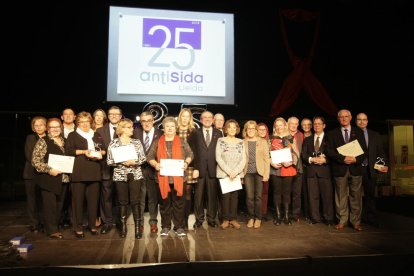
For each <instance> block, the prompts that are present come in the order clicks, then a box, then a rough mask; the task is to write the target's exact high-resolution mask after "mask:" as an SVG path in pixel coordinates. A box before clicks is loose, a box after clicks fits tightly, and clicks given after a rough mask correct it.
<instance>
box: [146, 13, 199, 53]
mask: <svg viewBox="0 0 414 276" xmlns="http://www.w3.org/2000/svg"><path fill="white" fill-rule="evenodd" d="M177 28H185V30H182V31H179V32H177V33H176V29H177ZM142 35H143V38H142V43H143V46H144V47H153V48H160V47H161V46H162V45H164V44H166V45H165V47H166V48H172V49H174V48H177V49H180V48H183V49H185V48H188V47H180V46H179V45H180V44H187V45H191V47H193V49H194V50H200V49H201V22H200V21H192V20H173V19H158V18H144V20H143V34H142ZM175 45H178V46H177V47H176V46H175Z"/></svg>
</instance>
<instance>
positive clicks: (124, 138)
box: [106, 119, 147, 239]
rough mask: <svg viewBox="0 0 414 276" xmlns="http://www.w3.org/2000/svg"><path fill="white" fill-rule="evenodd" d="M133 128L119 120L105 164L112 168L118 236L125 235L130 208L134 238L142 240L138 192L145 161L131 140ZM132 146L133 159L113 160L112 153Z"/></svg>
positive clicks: (140, 148)
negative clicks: (116, 196)
mask: <svg viewBox="0 0 414 276" xmlns="http://www.w3.org/2000/svg"><path fill="white" fill-rule="evenodd" d="M133 131H134V128H133V122H132V121H131V120H130V119H121V121H119V123H118V126H117V127H116V134H117V135H118V138H115V139H113V140H112V141H111V143H110V144H109V146H108V156H107V160H106V161H107V164H108V165H109V166H114V167H115V168H114V174H113V178H112V179H113V181H114V183H115V190H116V192H117V195H118V201H119V205H120V220H121V229H120V232H119V235H120V236H121V238H125V237H126V234H127V226H126V222H127V208H128V205H130V206H131V209H132V216H133V217H134V223H135V238H136V239H140V238H142V229H143V228H142V227H140V226H141V225H140V223H141V220H140V217H141V213H140V212H141V208H140V197H141V195H140V191H141V186H142V185H144V177H143V176H142V171H141V164H143V163H145V161H147V159H146V157H145V152H144V147H143V146H142V143H141V141H140V140H139V139H133V138H132V134H133ZM128 145H132V148H133V149H134V153H133V154H134V157H135V158H134V159H130V160H125V161H123V160H122V161H118V160H115V156H114V151H115V150H116V149H119V148H120V147H123V146H128Z"/></svg>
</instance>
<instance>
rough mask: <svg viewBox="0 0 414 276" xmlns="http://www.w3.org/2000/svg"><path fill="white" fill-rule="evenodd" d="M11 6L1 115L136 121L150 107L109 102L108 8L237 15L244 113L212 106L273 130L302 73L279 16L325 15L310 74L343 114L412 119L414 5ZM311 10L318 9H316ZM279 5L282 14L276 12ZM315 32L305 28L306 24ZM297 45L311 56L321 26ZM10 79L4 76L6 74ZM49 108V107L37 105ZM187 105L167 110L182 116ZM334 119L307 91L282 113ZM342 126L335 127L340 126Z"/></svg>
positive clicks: (291, 33) (260, 0) (228, 1)
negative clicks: (118, 113) (275, 111)
mask: <svg viewBox="0 0 414 276" xmlns="http://www.w3.org/2000/svg"><path fill="white" fill-rule="evenodd" d="M246 2H247V1H236V0H208V1H207V0H199V1H180V0H176V1H166V0H165V1H162V0H151V1H52V2H50V1H29V2H25V1H9V2H8V3H7V4H4V5H3V7H2V10H3V14H4V15H2V17H1V21H2V46H3V47H2V49H3V50H2V57H3V62H2V66H3V70H2V71H3V73H2V75H3V85H2V96H1V97H2V100H1V101H0V110H1V111H11V112H15V111H24V112H35V113H36V112H38V113H42V112H57V113H60V112H61V110H62V109H63V108H64V107H67V106H70V107H73V108H74V109H75V111H81V110H87V111H93V110H95V109H96V108H100V107H101V108H104V109H106V108H108V107H109V106H110V105H113V104H116V105H119V106H121V107H122V108H123V109H124V111H125V113H126V114H131V116H132V114H136V113H139V112H140V111H141V110H142V107H143V106H144V105H145V104H146V103H145V102H142V103H114V102H111V103H108V102H106V100H105V99H106V81H107V76H106V74H107V71H106V70H107V34H108V14H109V4H114V5H120V6H122V5H126V6H136V7H143V8H146V7H147V8H166V9H167V8H168V9H183V10H190V11H191V10H195V11H212V12H231V13H234V14H235V92H236V102H237V105H235V106H220V105H212V106H208V108H209V109H211V110H212V111H213V112H222V113H224V114H225V116H226V118H230V117H234V118H236V119H237V118H240V119H242V120H244V119H250V118H253V119H257V120H260V121H266V120H267V121H269V122H270V121H271V120H272V119H273V118H270V117H269V114H270V112H271V106H272V102H273V101H274V99H275V98H276V96H277V95H278V93H279V90H280V88H281V86H282V84H283V81H284V80H285V79H286V77H287V76H288V75H289V73H290V72H291V71H292V69H293V67H292V65H291V63H290V61H289V59H288V55H287V51H286V48H285V45H284V44H283V39H282V32H281V26H280V20H279V10H280V9H285V8H304V9H308V10H311V11H318V12H320V32H319V38H318V41H317V44H316V48H315V54H314V59H313V62H312V65H311V68H310V71H312V72H313V73H314V75H315V76H316V78H317V79H318V80H319V81H320V82H321V83H322V84H323V85H324V87H325V89H326V90H327V92H328V94H329V95H330V97H331V98H332V100H333V101H334V103H335V104H336V106H337V107H338V108H348V109H350V110H351V111H352V112H353V113H354V114H356V112H360V111H365V112H367V113H368V115H369V117H370V122H372V123H378V124H381V123H382V124H383V125H384V126H385V123H384V121H385V119H412V117H413V116H412V112H410V110H411V103H410V102H409V101H407V100H406V98H405V97H406V95H407V94H408V93H410V92H411V91H412V80H413V79H414V73H413V71H414V69H413V65H414V64H413V63H414V62H413V57H414V54H413V49H414V34H413V32H414V31H413V30H414V29H413V28H412V25H413V23H414V22H413V21H414V15H413V14H414V12H413V4H412V1H409V0H406V1H403V0H398V1H391V0H389V1H385V2H384V1H367V2H370V3H367V4H363V3H361V2H365V1H357V0H331V1H287V0H285V1H275V2H273V3H269V1H267V0H256V1H251V2H248V3H246ZM309 2H312V3H309ZM275 6H276V7H275ZM305 25H306V24H305ZM286 30H287V35H288V38H289V42H290V46H291V48H292V49H293V51H294V52H295V53H296V54H297V55H298V56H306V55H307V54H308V51H309V48H310V45H311V38H312V37H313V33H312V32H313V30H314V25H306V26H304V25H301V24H287V25H286ZM4 72H5V73H4ZM38 101H40V103H37V102H38ZM180 104H181V103H177V104H168V106H169V109H170V111H171V113H177V112H178V110H179V107H180ZM281 115H282V116H285V117H287V116H291V115H296V116H298V117H300V118H301V117H304V116H307V117H312V116H314V115H324V116H327V117H329V116H328V114H326V113H325V112H324V111H323V110H322V109H320V108H319V107H318V106H317V105H316V104H315V103H314V102H313V101H312V100H311V99H310V97H309V96H308V95H307V94H306V93H305V92H304V91H302V92H301V93H300V94H299V96H298V98H297V100H296V101H295V102H294V103H293V104H292V105H291V106H290V107H289V108H288V109H287V110H286V111H285V112H283V113H282V114H281ZM331 119H334V118H331Z"/></svg>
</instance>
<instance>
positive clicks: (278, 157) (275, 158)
mask: <svg viewBox="0 0 414 276" xmlns="http://www.w3.org/2000/svg"><path fill="white" fill-rule="evenodd" d="M270 156H271V157H272V164H280V163H283V162H292V152H291V151H290V148H284V149H280V150H272V151H271V152H270Z"/></svg>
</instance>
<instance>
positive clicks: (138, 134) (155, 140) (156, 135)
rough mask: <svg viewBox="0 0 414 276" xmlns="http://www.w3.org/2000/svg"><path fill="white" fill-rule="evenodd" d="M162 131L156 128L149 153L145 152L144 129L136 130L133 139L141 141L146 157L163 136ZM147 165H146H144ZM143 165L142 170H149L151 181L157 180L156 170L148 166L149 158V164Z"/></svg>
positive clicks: (138, 128)
mask: <svg viewBox="0 0 414 276" xmlns="http://www.w3.org/2000/svg"><path fill="white" fill-rule="evenodd" d="M162 134H163V133H162V131H161V130H159V129H158V128H155V127H154V136H153V137H152V141H151V144H150V146H149V148H148V151H146V150H145V146H144V145H145V144H144V129H143V128H142V127H137V128H135V129H134V134H133V138H134V139H139V140H140V141H141V143H142V146H143V148H144V152H145V156H146V157H147V156H148V152H149V151H150V149H151V147H152V146H153V145H154V144H156V143H158V140H159V139H160V137H161V135H162ZM144 164H145V165H144ZM144 164H142V165H141V168H142V169H144V170H147V175H148V177H150V178H151V179H156V178H155V176H156V172H155V168H154V167H152V166H151V165H149V164H148V158H147V162H146V163H144Z"/></svg>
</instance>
